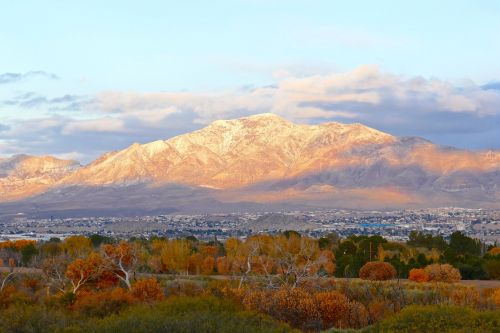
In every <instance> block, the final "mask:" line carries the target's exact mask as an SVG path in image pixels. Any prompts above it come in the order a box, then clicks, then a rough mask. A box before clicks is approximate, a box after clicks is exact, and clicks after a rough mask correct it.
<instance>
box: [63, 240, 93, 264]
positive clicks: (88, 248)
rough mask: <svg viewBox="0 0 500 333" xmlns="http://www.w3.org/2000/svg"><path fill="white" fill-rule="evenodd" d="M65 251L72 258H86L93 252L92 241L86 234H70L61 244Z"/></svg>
mask: <svg viewBox="0 0 500 333" xmlns="http://www.w3.org/2000/svg"><path fill="white" fill-rule="evenodd" d="M61 247H62V249H63V251H64V252H65V253H66V254H67V255H69V256H70V257H71V258H80V259H82V258H85V257H87V256H88V255H89V254H90V252H92V250H93V248H92V242H91V241H90V239H89V238H87V237H85V236H70V237H67V238H65V239H64V241H63V242H62V244H61Z"/></svg>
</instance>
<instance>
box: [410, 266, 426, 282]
mask: <svg viewBox="0 0 500 333" xmlns="http://www.w3.org/2000/svg"><path fill="white" fill-rule="evenodd" d="M408 279H409V280H411V281H414V282H427V281H429V276H428V275H427V273H426V272H425V269H423V268H412V269H411V270H410V274H409V276H408Z"/></svg>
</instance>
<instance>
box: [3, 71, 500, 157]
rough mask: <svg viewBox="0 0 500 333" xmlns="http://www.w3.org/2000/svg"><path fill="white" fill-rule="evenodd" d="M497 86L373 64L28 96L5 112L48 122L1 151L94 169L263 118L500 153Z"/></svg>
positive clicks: (19, 122) (6, 127) (9, 131)
mask: <svg viewBox="0 0 500 333" xmlns="http://www.w3.org/2000/svg"><path fill="white" fill-rule="evenodd" d="M41 73H43V72H41ZM32 75H34V74H32ZM40 75H41V74H40ZM2 77H3V76H2ZM54 77H55V75H54ZM4 80H11V81H12V80H15V79H13V78H12V77H7V76H6V77H5V78H4ZM495 87H496V85H495V84H494V83H492V84H489V85H483V86H480V85H478V84H475V83H474V82H472V81H467V80H465V81H461V82H448V81H445V80H440V79H438V78H423V77H418V76H414V77H407V76H400V75H396V74H391V73H386V72H384V71H382V70H381V69H380V68H378V67H377V66H373V65H365V66H361V67H358V68H355V69H354V70H351V71H348V72H335V73H330V74H321V75H309V76H297V75H293V74H292V73H288V72H286V71H280V72H279V75H277V78H276V82H275V83H274V84H272V85H268V86H259V87H254V86H245V87H241V88H236V89H232V90H225V91H211V92H210V91H207V92H170V91H166V92H165V91H158V92H138V91H118V90H109V91H101V92H98V93H95V94H92V95H86V94H78V93H66V94H62V95H59V96H41V95H39V94H37V93H34V92H25V93H22V94H17V95H16V96H12V98H9V99H5V100H4V101H0V105H3V108H9V107H15V108H16V109H18V110H21V111H22V110H24V109H29V110H31V112H33V110H37V111H39V115H37V116H32V117H15V116H10V117H9V118H8V119H6V120H2V122H1V124H0V129H1V130H0V152H2V154H3V155H10V154H15V153H21V152H22V153H31V154H54V155H56V156H78V157H80V159H81V160H83V161H84V162H86V161H90V160H91V159H93V158H95V157H96V156H97V155H99V154H101V153H103V152H105V151H108V150H116V149H120V148H123V147H125V146H127V145H129V144H131V143H133V142H148V141H154V140H156V139H159V138H162V139H163V138H169V137H172V136H175V135H178V134H182V133H186V132H189V131H192V130H194V129H198V128H201V127H202V126H204V125H206V124H208V123H210V122H211V121H214V120H217V119H229V118H235V117H241V116H247V115H252V114H258V113H263V112H271V113H275V114H278V115H280V116H282V117H284V118H286V119H289V120H292V121H299V122H301V123H309V124H316V123H320V122H324V121H340V122H344V123H355V122H360V123H363V124H366V125H368V126H371V127H374V128H378V129H380V130H383V131H386V132H389V133H391V134H394V135H398V136H423V137H426V138H428V139H431V140H432V141H434V142H436V143H438V144H443V145H453V146H458V147H463V148H473V149H498V148H500V146H499V145H500V133H499V132H498V128H500V90H498V89H495Z"/></svg>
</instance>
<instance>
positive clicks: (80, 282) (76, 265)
mask: <svg viewBox="0 0 500 333" xmlns="http://www.w3.org/2000/svg"><path fill="white" fill-rule="evenodd" d="M105 269H106V267H105V263H104V260H103V258H102V257H101V255H100V254H99V253H95V252H94V253H91V254H90V255H89V256H88V258H86V259H76V260H75V261H74V262H72V263H71V264H69V265H68V268H67V270H66V277H67V278H68V279H69V281H70V283H71V287H72V290H71V291H72V292H73V294H76V293H77V292H78V291H79V289H80V288H81V287H83V286H84V285H85V284H87V283H89V282H90V281H92V280H97V279H98V278H99V276H100V275H101V274H102V272H103V271H104V270H105Z"/></svg>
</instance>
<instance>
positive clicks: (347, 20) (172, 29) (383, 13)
mask: <svg viewBox="0 0 500 333" xmlns="http://www.w3.org/2000/svg"><path fill="white" fill-rule="evenodd" d="M499 17H500V2H498V1H418V2H409V1H332V0H330V1H314V0H312V1H293V0H288V1H282V0H275V1H272V0H268V1H264V0H247V1H175V2H174V1H10V2H5V3H4V4H2V19H1V20H0V48H1V49H0V155H3V156H6V155H11V154H16V153H21V152H25V153H30V154H55V155H57V156H62V157H74V158H78V159H80V160H83V161H85V162H87V161H89V160H91V159H92V158H94V157H96V156H97V155H99V154H101V153H102V152H104V151H106V150H110V149H120V148H123V147H125V146H127V145H128V144H131V143H133V142H135V141H139V142H146V141H149V140H155V139H166V138H168V137H171V136H172V135H176V134H180V133H183V132H186V131H189V130H192V129H195V128H199V127H201V126H203V125H204V124H206V123H208V122H210V121H212V120H214V119H218V118H231V117H237V116H242V115H247V114H252V113H258V112H266V111H267V112H276V113H279V114H281V115H282V116H284V117H286V118H288V119H290V120H294V121H298V122H304V123H317V122H321V121H341V122H362V123H365V124H367V125H370V126H373V127H377V128H379V129H381V130H384V131H388V132H390V133H394V134H396V135H419V136H424V137H427V138H429V139H431V140H433V141H435V142H436V143H439V144H444V145H455V146H458V147H463V148H471V149H492V148H494V149H499V148H500V134H498V133H497V132H500V127H499V125H500V87H499V86H495V85H490V86H489V87H488V88H489V89H486V87H484V85H485V84H488V83H492V82H497V80H499V79H500V64H499V62H498V59H500V34H499V33H498V32H499V31H500V20H499V19H498V18H499ZM301 89H303V90H301ZM370 94H371V95H370Z"/></svg>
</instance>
